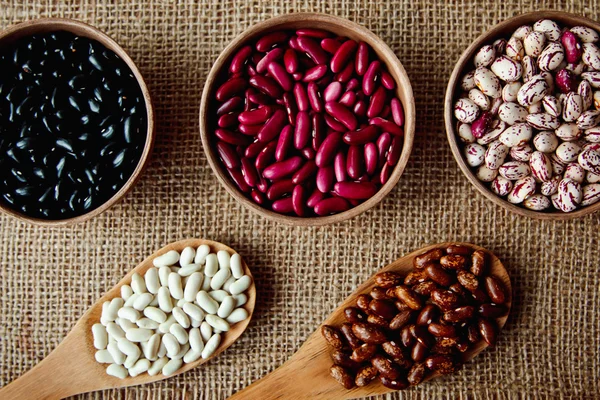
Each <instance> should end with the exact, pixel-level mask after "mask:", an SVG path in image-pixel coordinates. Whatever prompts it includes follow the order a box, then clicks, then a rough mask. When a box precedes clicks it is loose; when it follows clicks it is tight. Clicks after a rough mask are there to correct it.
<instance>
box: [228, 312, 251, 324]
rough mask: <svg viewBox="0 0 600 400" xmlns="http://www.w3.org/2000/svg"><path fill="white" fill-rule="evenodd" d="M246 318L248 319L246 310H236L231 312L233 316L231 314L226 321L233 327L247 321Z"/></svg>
mask: <svg viewBox="0 0 600 400" xmlns="http://www.w3.org/2000/svg"><path fill="white" fill-rule="evenodd" d="M246 318H248V311H246V309H245V308H236V309H235V310H233V311H232V312H231V314H229V316H228V317H227V318H226V321H227V322H229V323H230V324H231V325H233V324H237V323H238V322H241V321H243V320H245V319H246Z"/></svg>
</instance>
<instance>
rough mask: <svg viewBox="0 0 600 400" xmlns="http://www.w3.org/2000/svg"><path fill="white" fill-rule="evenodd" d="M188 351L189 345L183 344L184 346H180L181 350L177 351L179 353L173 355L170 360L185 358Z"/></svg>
mask: <svg viewBox="0 0 600 400" xmlns="http://www.w3.org/2000/svg"><path fill="white" fill-rule="evenodd" d="M189 349H190V344H189V343H186V344H184V345H182V346H181V348H180V349H179V353H177V354H175V356H173V357H171V358H172V359H180V358H183V356H185V353H187V352H188V350H189Z"/></svg>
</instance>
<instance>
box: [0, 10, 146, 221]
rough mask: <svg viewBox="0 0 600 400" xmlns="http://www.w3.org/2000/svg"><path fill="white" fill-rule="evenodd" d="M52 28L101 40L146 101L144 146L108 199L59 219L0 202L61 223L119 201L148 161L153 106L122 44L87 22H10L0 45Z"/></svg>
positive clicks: (83, 217) (24, 217)
mask: <svg viewBox="0 0 600 400" xmlns="http://www.w3.org/2000/svg"><path fill="white" fill-rule="evenodd" d="M54 31H67V32H71V33H73V34H75V35H78V36H83V37H86V38H90V39H94V40H96V41H98V42H100V43H102V44H103V45H104V46H105V47H106V48H108V49H110V50H112V51H113V52H115V53H116V54H117V55H118V56H119V57H120V58H121V59H122V60H123V61H124V62H125V63H126V64H127V66H128V67H129V68H130V69H131V71H132V72H133V74H134V76H135V78H136V80H137V83H138V85H139V86H140V89H141V92H142V95H143V96H144V103H145V105H146V120H147V133H146V143H145V145H144V149H143V151H142V155H141V158H140V160H139V162H138V165H137V167H136V168H135V170H134V171H133V173H132V174H131V176H130V177H129V179H128V180H127V182H125V184H124V185H123V187H121V189H120V190H119V191H118V192H117V193H115V194H114V195H113V196H112V197H111V198H110V199H108V200H107V201H106V202H104V203H103V204H102V205H100V206H98V207H96V208H95V209H93V210H91V211H89V212H87V213H85V214H82V215H78V216H76V217H71V218H65V219H59V220H50V219H42V218H35V217H30V216H28V215H25V214H23V213H20V212H18V211H15V210H13V209H12V208H9V207H7V206H6V205H5V204H4V203H3V202H0V210H1V211H3V212H5V213H6V214H9V215H11V216H13V217H15V218H17V219H18V220H21V221H26V222H29V223H32V224H35V225H45V226H64V225H71V224H76V223H79V222H83V221H87V220H89V219H90V218H93V217H95V216H96V215H98V214H100V213H102V212H104V211H106V210H107V209H108V208H109V207H111V206H112V205H113V204H115V203H116V202H117V201H119V200H120V199H121V198H122V197H123V196H124V195H125V193H127V192H128V191H129V190H130V189H131V188H132V187H133V185H134V184H135V183H136V182H137V180H138V179H139V178H140V175H141V173H142V170H143V169H144V168H145V167H146V165H147V164H148V161H149V160H150V153H151V152H152V148H153V146H154V136H155V132H154V110H153V107H152V101H151V99H150V92H149V91H148V87H147V86H146V83H145V82H144V78H142V74H141V73H140V71H139V70H138V68H137V67H136V65H135V63H134V62H133V60H132V59H131V57H129V55H127V53H126V52H125V50H123V48H122V47H121V46H119V45H118V44H117V42H115V41H114V40H113V39H111V38H110V37H109V36H108V35H106V34H105V33H104V32H101V31H99V30H98V29H96V28H94V27H93V26H91V25H88V24H85V23H83V22H79V21H75V20H71V19H63V18H42V19H36V20H33V21H27V22H22V23H20V24H16V25H13V26H10V27H8V28H7V29H5V30H4V31H2V32H0V47H1V46H4V45H7V44H10V43H13V42H14V41H16V40H18V39H20V38H22V37H26V36H30V35H34V34H37V33H47V32H54Z"/></svg>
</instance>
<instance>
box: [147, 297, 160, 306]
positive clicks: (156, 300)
mask: <svg viewBox="0 0 600 400" xmlns="http://www.w3.org/2000/svg"><path fill="white" fill-rule="evenodd" d="M148 305H149V306H150V307H157V306H158V296H154V298H153V299H152V301H151V302H150V304H148Z"/></svg>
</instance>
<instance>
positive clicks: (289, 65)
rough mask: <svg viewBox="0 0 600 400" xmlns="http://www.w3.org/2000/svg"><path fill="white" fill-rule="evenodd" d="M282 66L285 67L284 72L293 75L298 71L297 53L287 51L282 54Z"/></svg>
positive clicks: (291, 50)
mask: <svg viewBox="0 0 600 400" xmlns="http://www.w3.org/2000/svg"><path fill="white" fill-rule="evenodd" d="M283 65H285V70H286V71H287V72H288V73H290V74H293V73H294V72H296V71H297V70H298V53H296V52H295V51H294V49H287V50H286V51H285V53H284V54H283Z"/></svg>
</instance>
